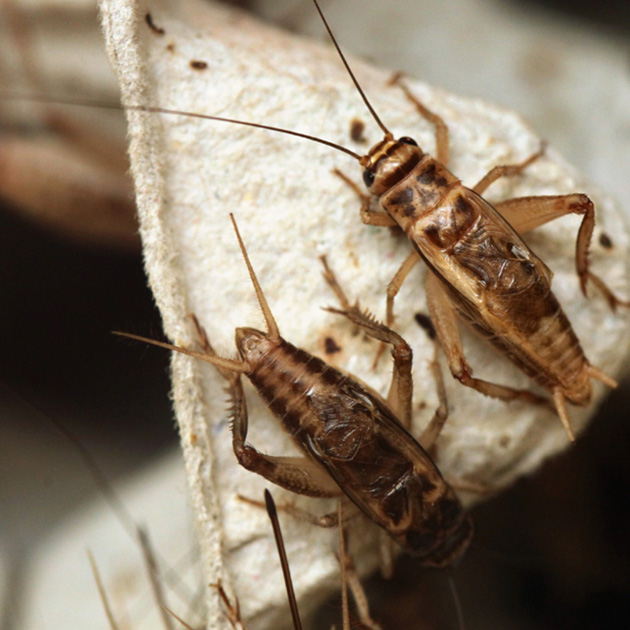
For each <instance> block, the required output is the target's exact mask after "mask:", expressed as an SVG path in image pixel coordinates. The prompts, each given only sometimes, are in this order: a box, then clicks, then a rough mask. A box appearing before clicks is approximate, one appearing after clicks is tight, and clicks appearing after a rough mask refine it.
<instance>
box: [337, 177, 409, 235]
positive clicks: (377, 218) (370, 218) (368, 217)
mask: <svg viewBox="0 0 630 630" xmlns="http://www.w3.org/2000/svg"><path fill="white" fill-rule="evenodd" d="M333 173H334V174H335V175H337V177H340V178H341V179H342V180H343V181H344V182H345V183H346V184H347V185H348V186H350V188H352V190H354V192H355V194H356V195H357V197H358V198H359V199H360V200H361V221H363V223H365V224H366V225H374V226H376V227H396V226H397V225H398V223H396V221H394V219H392V218H391V217H390V216H389V214H387V212H385V211H384V210H371V209H370V202H371V200H372V198H371V197H370V195H366V194H364V193H363V191H362V190H361V189H360V188H359V187H358V186H357V185H356V184H355V183H354V182H353V181H352V180H351V179H350V178H349V177H348V176H347V175H345V174H344V173H342V172H341V171H340V170H338V169H336V168H335V169H333Z"/></svg>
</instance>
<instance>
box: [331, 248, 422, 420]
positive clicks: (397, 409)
mask: <svg viewBox="0 0 630 630" xmlns="http://www.w3.org/2000/svg"><path fill="white" fill-rule="evenodd" d="M320 260H321V261H322V265H323V266H324V278H325V279H326V282H328V284H329V285H330V287H331V289H332V290H333V291H334V292H335V295H336V296H337V299H338V300H339V303H340V304H341V310H340V309H334V308H328V309H326V310H328V311H330V312H331V313H337V314H339V315H343V316H344V317H347V318H348V319H349V320H350V321H351V322H352V323H353V324H356V325H357V326H359V327H360V328H362V329H363V330H364V331H365V332H366V333H367V334H368V335H369V336H370V337H372V338H373V339H378V340H379V341H381V342H382V343H383V347H384V346H385V344H390V345H391V346H392V357H393V358H394V369H393V373H392V382H391V385H390V387H389V393H388V394H387V402H388V403H389V405H390V406H391V408H392V410H393V411H394V413H395V414H396V416H397V418H398V419H399V420H400V422H401V424H402V425H403V426H404V427H405V428H406V429H409V427H410V426H411V402H412V395H413V381H412V378H411V366H412V361H413V358H412V357H413V353H412V351H411V348H410V347H409V344H408V343H407V342H406V341H405V340H404V339H403V338H402V337H401V336H400V335H399V334H398V333H396V332H394V331H393V330H391V328H389V327H388V326H385V324H382V323H381V322H378V321H376V320H375V319H374V318H373V317H371V316H370V315H369V314H367V313H364V312H362V311H361V310H360V308H359V304H358V303H357V302H355V304H354V305H352V306H351V305H350V302H349V300H348V298H347V297H346V294H345V293H344V292H343V289H342V288H341V287H340V285H339V283H338V282H337V279H336V277H335V275H334V273H333V272H332V270H331V269H330V267H329V266H328V262H327V261H326V257H325V256H321V257H320Z"/></svg>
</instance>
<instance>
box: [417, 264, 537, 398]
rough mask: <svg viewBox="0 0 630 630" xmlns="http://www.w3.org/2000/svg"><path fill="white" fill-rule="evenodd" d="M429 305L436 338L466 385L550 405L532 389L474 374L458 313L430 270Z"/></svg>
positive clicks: (497, 394) (455, 371) (504, 396)
mask: <svg viewBox="0 0 630 630" xmlns="http://www.w3.org/2000/svg"><path fill="white" fill-rule="evenodd" d="M426 293H427V306H428V308H429V314H430V315H431V321H432V322H433V325H434V326H435V332H436V334H437V339H438V342H439V344H440V347H441V348H442V351H443V352H444V354H445V356H446V361H447V363H448V367H449V369H450V371H451V374H452V375H453V376H454V377H455V378H456V379H457V380H458V381H459V382H460V383H462V385H466V387H471V388H473V389H476V390H477V391H478V392H480V393H482V394H484V395H485V396H491V397H492V398H500V399H502V400H522V401H524V402H529V403H535V404H544V405H548V404H549V401H548V400H547V399H546V398H544V397H542V396H538V395H537V394H534V393H533V392H530V391H529V390H523V389H514V388H512V387H507V386H505V385H497V384H496V383H491V382H490V381H484V380H482V379H479V378H473V377H472V375H471V374H472V370H471V368H470V366H469V365H468V362H467V361H466V358H465V356H464V349H463V346H462V341H461V337H460V335H459V326H458V321H457V314H456V312H455V309H454V308H453V306H452V304H451V302H450V300H449V298H448V295H447V294H446V292H445V291H444V289H443V288H442V285H441V284H440V281H439V280H438V279H437V278H436V277H435V275H434V274H433V273H431V272H428V273H427V277H426Z"/></svg>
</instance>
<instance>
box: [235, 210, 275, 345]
mask: <svg viewBox="0 0 630 630" xmlns="http://www.w3.org/2000/svg"><path fill="white" fill-rule="evenodd" d="M230 219H232V225H233V226H234V231H235V232H236V238H237V239H238V244H239V246H240V248H241V253H242V254H243V258H244V259H245V264H246V265H247V270H248V271H249V277H250V278H251V279H252V284H253V285H254V289H255V290H256V295H257V296H258V303H259V304H260V308H261V309H262V312H263V315H264V316H265V321H266V322H267V330H268V332H269V339H271V340H272V341H279V339H280V329H279V328H278V324H277V323H276V320H275V319H274V316H273V313H272V312H271V309H270V308H269V304H267V300H266V299H265V295H264V293H263V291H262V289H261V288H260V284H259V283H258V278H257V277H256V273H255V272H254V268H253V267H252V263H251V262H250V261H249V256H248V255H247V250H246V249H245V243H243V239H242V238H241V233H240V232H239V231H238V225H236V219H235V218H234V215H233V214H232V213H231V212H230Z"/></svg>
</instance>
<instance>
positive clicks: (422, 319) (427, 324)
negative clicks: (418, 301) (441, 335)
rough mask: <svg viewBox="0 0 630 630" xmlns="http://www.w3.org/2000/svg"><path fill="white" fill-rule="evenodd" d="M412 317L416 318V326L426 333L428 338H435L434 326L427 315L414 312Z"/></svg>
mask: <svg viewBox="0 0 630 630" xmlns="http://www.w3.org/2000/svg"><path fill="white" fill-rule="evenodd" d="M414 319H415V320H416V323H417V324H418V326H420V328H422V330H424V332H425V333H427V336H428V337H429V339H435V337H436V335H435V328H434V327H433V322H432V321H431V318H430V317H429V316H428V315H425V314H424V313H416V314H415V316H414Z"/></svg>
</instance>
